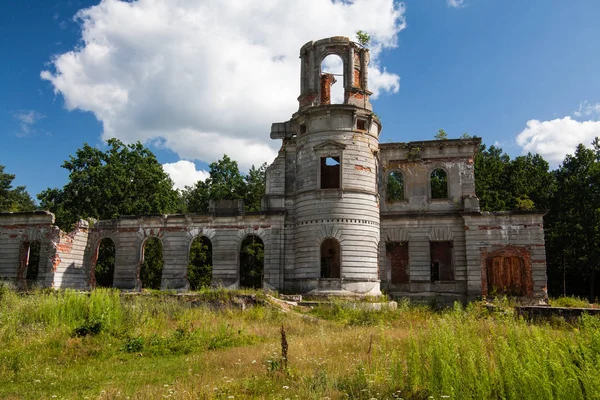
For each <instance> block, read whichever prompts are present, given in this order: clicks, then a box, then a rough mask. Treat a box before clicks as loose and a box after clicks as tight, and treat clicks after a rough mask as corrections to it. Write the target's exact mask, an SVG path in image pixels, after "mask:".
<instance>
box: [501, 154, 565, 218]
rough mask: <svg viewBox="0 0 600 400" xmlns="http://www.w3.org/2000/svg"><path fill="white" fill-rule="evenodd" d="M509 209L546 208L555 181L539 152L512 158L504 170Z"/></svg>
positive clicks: (548, 205)
mask: <svg viewBox="0 0 600 400" xmlns="http://www.w3.org/2000/svg"><path fill="white" fill-rule="evenodd" d="M505 174H506V177H505V182H506V184H507V190H508V191H509V192H510V194H511V199H510V201H509V203H508V206H509V208H510V209H517V210H528V209H529V210H531V209H547V208H548V207H550V200H551V198H552V196H553V195H554V190H555V189H556V183H555V178H554V175H553V174H552V173H551V172H550V171H549V165H548V162H547V161H546V160H544V159H543V158H542V156H540V155H539V154H536V155H532V154H531V153H528V154H527V155H526V156H519V157H516V158H514V159H513V160H512V161H510V163H509V164H508V167H507V169H506V170H505Z"/></svg>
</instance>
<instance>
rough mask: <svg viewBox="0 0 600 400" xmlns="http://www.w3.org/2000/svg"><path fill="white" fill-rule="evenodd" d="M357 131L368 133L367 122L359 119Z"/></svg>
mask: <svg viewBox="0 0 600 400" xmlns="http://www.w3.org/2000/svg"><path fill="white" fill-rule="evenodd" d="M356 130H359V131H366V130H367V120H366V119H361V118H358V119H357V120H356Z"/></svg>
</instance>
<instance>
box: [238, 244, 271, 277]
mask: <svg viewBox="0 0 600 400" xmlns="http://www.w3.org/2000/svg"><path fill="white" fill-rule="evenodd" d="M264 259H265V246H264V244H263V241H262V240H261V239H260V238H259V237H258V236H256V235H249V236H246V237H245V238H244V240H243V241H242V247H241V248H240V286H241V287H245V288H254V289H260V288H262V282H263V275H264Z"/></svg>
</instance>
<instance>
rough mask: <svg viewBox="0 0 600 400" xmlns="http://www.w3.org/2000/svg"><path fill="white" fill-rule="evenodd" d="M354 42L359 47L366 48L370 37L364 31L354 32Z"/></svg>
mask: <svg viewBox="0 0 600 400" xmlns="http://www.w3.org/2000/svg"><path fill="white" fill-rule="evenodd" d="M356 40H357V41H358V43H360V45H361V46H363V47H367V46H368V45H369V43H371V35H369V34H368V33H367V32H364V31H361V30H359V31H356Z"/></svg>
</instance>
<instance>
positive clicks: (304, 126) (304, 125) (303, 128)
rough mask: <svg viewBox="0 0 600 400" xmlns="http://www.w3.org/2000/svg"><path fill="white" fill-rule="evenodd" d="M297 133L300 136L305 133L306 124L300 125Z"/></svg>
mask: <svg viewBox="0 0 600 400" xmlns="http://www.w3.org/2000/svg"><path fill="white" fill-rule="evenodd" d="M299 131H300V134H303V133H306V124H302V125H300V129H299Z"/></svg>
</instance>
